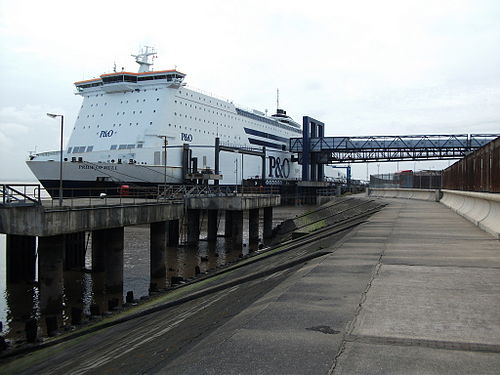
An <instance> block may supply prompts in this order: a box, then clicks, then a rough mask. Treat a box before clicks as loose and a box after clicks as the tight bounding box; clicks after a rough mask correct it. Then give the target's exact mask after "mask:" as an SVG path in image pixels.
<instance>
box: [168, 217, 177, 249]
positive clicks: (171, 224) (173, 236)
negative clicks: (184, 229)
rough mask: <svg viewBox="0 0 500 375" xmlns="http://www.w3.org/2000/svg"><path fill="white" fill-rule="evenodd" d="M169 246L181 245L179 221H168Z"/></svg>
mask: <svg viewBox="0 0 500 375" xmlns="http://www.w3.org/2000/svg"><path fill="white" fill-rule="evenodd" d="M167 222H168V234H167V245H168V246H177V245H179V219H176V220H168V221H167Z"/></svg>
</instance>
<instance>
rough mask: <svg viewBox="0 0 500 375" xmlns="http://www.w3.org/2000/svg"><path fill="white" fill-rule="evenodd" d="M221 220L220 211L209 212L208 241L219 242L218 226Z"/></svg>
mask: <svg viewBox="0 0 500 375" xmlns="http://www.w3.org/2000/svg"><path fill="white" fill-rule="evenodd" d="M218 219H219V210H208V223H207V225H208V228H207V240H208V241H215V240H217V224H218Z"/></svg>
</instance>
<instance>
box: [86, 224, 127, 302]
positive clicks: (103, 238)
mask: <svg viewBox="0 0 500 375" xmlns="http://www.w3.org/2000/svg"><path fill="white" fill-rule="evenodd" d="M123 233H124V229H123V227H120V228H111V229H102V230H95V231H93V232H92V272H93V273H94V272H96V273H102V274H103V276H104V277H103V279H104V290H103V294H104V303H105V305H104V306H103V308H104V309H107V310H111V309H112V308H114V307H121V306H122V302H123ZM106 303H107V306H106Z"/></svg>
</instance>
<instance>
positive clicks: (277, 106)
mask: <svg viewBox="0 0 500 375" xmlns="http://www.w3.org/2000/svg"><path fill="white" fill-rule="evenodd" d="M278 109H280V89H276V113H278Z"/></svg>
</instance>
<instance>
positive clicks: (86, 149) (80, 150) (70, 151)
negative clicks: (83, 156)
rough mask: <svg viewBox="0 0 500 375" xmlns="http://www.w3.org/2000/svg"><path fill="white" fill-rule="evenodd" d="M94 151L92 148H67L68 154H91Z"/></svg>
mask: <svg viewBox="0 0 500 375" xmlns="http://www.w3.org/2000/svg"><path fill="white" fill-rule="evenodd" d="M93 149H94V146H75V147H68V154H71V153H73V154H79V153H82V152H91V151H92V150H93Z"/></svg>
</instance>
